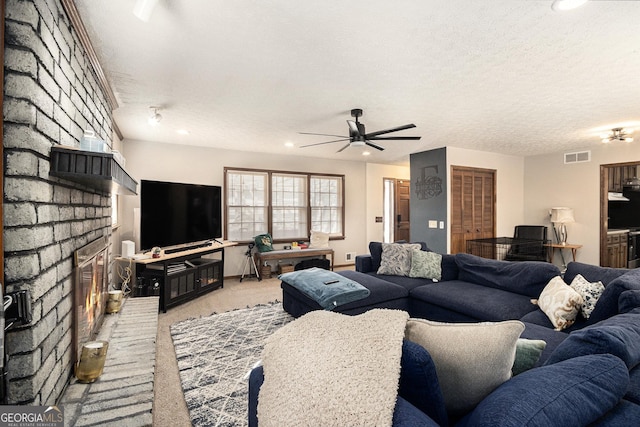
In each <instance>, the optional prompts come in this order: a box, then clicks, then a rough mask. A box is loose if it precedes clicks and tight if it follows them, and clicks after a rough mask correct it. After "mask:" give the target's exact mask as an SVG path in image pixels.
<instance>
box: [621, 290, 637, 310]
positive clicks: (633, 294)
mask: <svg viewBox="0 0 640 427" xmlns="http://www.w3.org/2000/svg"><path fill="white" fill-rule="evenodd" d="M639 307H640V289H634V290H629V291H624V292H623V293H621V294H620V297H619V298H618V312H619V313H628V312H630V311H631V310H633V309H635V308H639Z"/></svg>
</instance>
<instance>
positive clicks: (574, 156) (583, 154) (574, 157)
mask: <svg viewBox="0 0 640 427" xmlns="http://www.w3.org/2000/svg"><path fill="white" fill-rule="evenodd" d="M590 161H591V151H580V152H577V153H564V163H565V164H568V163H584V162H590Z"/></svg>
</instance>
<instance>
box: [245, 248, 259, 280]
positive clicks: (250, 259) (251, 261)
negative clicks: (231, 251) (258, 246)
mask: <svg viewBox="0 0 640 427" xmlns="http://www.w3.org/2000/svg"><path fill="white" fill-rule="evenodd" d="M254 246H255V243H253V242H252V243H249V245H248V246H247V251H246V252H245V253H244V256H245V259H244V264H243V266H242V277H240V282H242V279H244V276H245V274H247V269H248V270H249V274H248V277H249V278H250V277H251V267H252V266H253V271H254V272H255V275H256V279H259V276H258V267H256V260H255V259H253V256H252V255H251V252H252V251H253V247H254Z"/></svg>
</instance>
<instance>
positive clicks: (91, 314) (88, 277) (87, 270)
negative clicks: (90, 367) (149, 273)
mask: <svg viewBox="0 0 640 427" xmlns="http://www.w3.org/2000/svg"><path fill="white" fill-rule="evenodd" d="M108 244H109V241H108V238H107V237H101V238H99V239H97V240H94V241H93V242H91V243H89V244H88V245H86V246H84V247H82V248H80V249H78V250H77V251H76V252H75V253H74V283H73V292H74V310H73V313H74V322H73V323H74V328H73V337H74V338H73V342H74V354H73V356H74V359H73V366H74V367H76V366H77V364H78V362H79V361H80V355H81V353H82V346H83V344H86V343H87V342H89V341H93V340H94V339H95V337H96V335H97V334H98V332H99V330H100V327H101V326H102V320H103V319H104V313H105V308H106V304H107V291H108V287H109V284H108V268H109V252H108Z"/></svg>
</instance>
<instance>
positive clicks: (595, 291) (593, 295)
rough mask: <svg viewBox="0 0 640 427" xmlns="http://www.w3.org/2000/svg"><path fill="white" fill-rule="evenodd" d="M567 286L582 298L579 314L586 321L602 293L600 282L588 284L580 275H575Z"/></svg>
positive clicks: (602, 287) (602, 288) (602, 286)
mask: <svg viewBox="0 0 640 427" xmlns="http://www.w3.org/2000/svg"><path fill="white" fill-rule="evenodd" d="M569 286H571V287H572V288H573V289H575V291H576V292H578V293H579V294H580V296H581V297H582V305H581V306H580V312H581V313H582V317H584V318H585V319H588V318H589V316H591V312H592V311H593V309H594V308H595V306H596V303H597V302H598V298H600V295H602V292H604V285H603V284H602V282H589V281H588V280H587V279H585V278H584V277H582V275H581V274H576V277H574V278H573V280H572V281H571V285H569Z"/></svg>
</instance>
